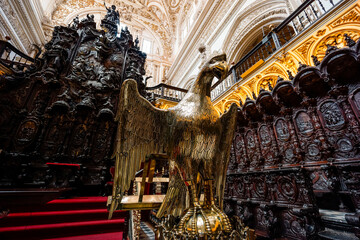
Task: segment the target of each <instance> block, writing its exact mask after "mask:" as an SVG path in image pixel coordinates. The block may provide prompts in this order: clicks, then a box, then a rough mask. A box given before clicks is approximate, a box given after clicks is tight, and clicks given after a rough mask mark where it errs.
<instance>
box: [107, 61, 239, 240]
mask: <svg viewBox="0 0 360 240" xmlns="http://www.w3.org/2000/svg"><path fill="white" fill-rule="evenodd" d="M227 72H228V64H227V63H226V55H225V54H212V55H211V56H210V58H209V59H208V60H207V61H206V62H205V63H204V64H203V66H202V67H201V69H200V73H199V74H198V76H197V78H196V80H195V82H194V84H193V86H192V87H191V88H190V90H189V91H188V93H187V94H186V95H185V96H184V98H183V99H182V100H181V101H180V102H179V104H177V105H176V106H175V107H172V108H169V109H167V110H161V109H158V108H155V107H154V106H153V105H151V103H150V102H148V101H147V100H146V99H145V98H143V97H142V96H140V94H139V93H138V90H137V85H136V82H135V81H134V80H131V79H130V80H126V81H125V82H124V84H123V85H122V88H121V93H120V102H119V108H118V111H117V116H116V120H117V121H118V130H117V138H116V144H115V153H114V154H115V156H116V166H115V176H114V186H113V193H112V202H111V206H110V215H109V217H110V218H111V215H112V213H113V211H114V210H116V208H117V206H118V204H119V203H120V202H121V199H122V197H123V194H124V192H125V191H127V190H128V189H129V187H130V183H131V180H133V179H134V177H135V173H136V172H137V171H139V170H140V166H141V163H142V162H144V161H145V157H146V156H147V155H150V154H166V155H167V156H168V158H169V175H170V176H169V178H170V180H169V181H170V182H169V187H168V190H167V193H166V196H165V199H164V201H163V203H162V205H161V207H160V209H159V211H158V213H157V217H159V218H160V217H164V216H175V217H180V221H179V222H177V223H176V224H175V226H174V228H173V229H172V230H171V231H172V232H173V233H172V234H173V236H176V239H179V238H183V237H186V238H187V239H188V238H198V237H199V236H205V237H209V238H211V239H213V238H214V239H215V238H216V237H219V236H229V235H230V234H231V232H232V226H231V224H230V221H229V219H228V217H227V215H226V214H225V213H224V212H223V211H222V203H223V195H224V186H225V178H226V171H227V166H228V163H229V154H230V148H231V142H232V139H233V135H234V129H235V122H236V115H237V107H236V105H235V104H233V105H231V107H230V109H229V110H228V111H227V112H226V113H225V114H223V115H222V116H220V115H219V113H218V112H217V111H216V110H215V108H214V106H213V104H212V102H211V99H210V91H211V85H212V82H213V79H214V77H217V78H219V79H223V78H225V77H226V76H227ZM201 193H204V200H203V201H201V202H200V200H199V198H200V194H201Z"/></svg>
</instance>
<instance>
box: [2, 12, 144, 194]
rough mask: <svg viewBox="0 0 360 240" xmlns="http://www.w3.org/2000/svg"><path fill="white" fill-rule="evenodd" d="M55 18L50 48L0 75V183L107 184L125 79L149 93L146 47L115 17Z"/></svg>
mask: <svg viewBox="0 0 360 240" xmlns="http://www.w3.org/2000/svg"><path fill="white" fill-rule="evenodd" d="M113 20H114V19H112V18H109V17H105V19H103V20H102V25H101V26H102V27H103V30H98V29H96V23H95V22H94V17H93V16H92V15H88V16H87V17H86V18H85V19H82V20H79V19H78V18H75V19H74V22H73V23H72V24H71V25H69V26H68V27H64V26H57V27H55V29H54V32H53V37H52V39H51V41H50V42H49V43H47V44H46V45H45V52H44V53H43V54H42V56H40V57H39V58H36V59H34V61H33V62H34V64H33V65H31V66H30V67H27V68H26V69H23V71H19V72H16V73H15V74H12V75H9V76H2V77H1V79H0V81H1V82H0V113H1V114H0V186H2V187H30V186H31V187H44V186H46V187H57V188H58V187H84V186H88V185H90V186H104V184H105V183H106V182H107V181H109V180H110V179H111V175H110V171H109V168H110V167H111V166H113V165H114V161H113V160H111V154H112V144H113V142H114V139H115V132H116V126H117V124H116V123H115V122H114V116H115V114H116V111H117V104H118V96H119V91H120V87H121V84H122V82H123V81H124V80H125V79H127V78H133V79H135V80H136V81H137V82H138V86H139V91H140V92H141V93H142V94H145V91H144V89H145V85H144V83H143V77H144V76H143V75H144V74H145V70H144V64H145V60H146V54H145V53H143V52H141V51H140V50H139V46H138V43H139V41H138V39H136V40H133V37H132V35H131V34H130V32H129V31H128V29H127V28H125V29H123V30H121V32H120V33H117V25H116V21H115V20H118V19H115V20H114V21H113Z"/></svg>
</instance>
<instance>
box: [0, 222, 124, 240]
mask: <svg viewBox="0 0 360 240" xmlns="http://www.w3.org/2000/svg"><path fill="white" fill-rule="evenodd" d="M124 222H125V220H124V219H114V220H100V221H84V222H68V223H57V224H42V225H31V226H16V227H3V228H0V239H4V240H5V239H9V240H10V239H11V240H15V239H44V238H54V237H70V236H78V235H89V234H95V233H109V232H119V231H125V229H123V228H124Z"/></svg>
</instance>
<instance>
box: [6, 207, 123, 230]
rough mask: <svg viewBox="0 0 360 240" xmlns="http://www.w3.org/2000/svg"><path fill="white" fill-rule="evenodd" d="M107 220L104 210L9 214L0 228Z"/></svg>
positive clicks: (116, 216)
mask: <svg viewBox="0 0 360 240" xmlns="http://www.w3.org/2000/svg"><path fill="white" fill-rule="evenodd" d="M126 216H127V214H126V212H124V211H116V212H115V213H114V215H113V219H119V218H125V217H126ZM107 218H108V211H107V210H106V209H105V208H103V209H86V210H70V211H51V212H25V213H10V214H9V215H8V216H7V217H6V218H3V219H0V227H11V226H21V225H24V226H26V225H39V224H47V223H62V222H81V221H84V219H86V220H87V221H93V220H106V219H107Z"/></svg>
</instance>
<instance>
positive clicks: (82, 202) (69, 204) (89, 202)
mask: <svg viewBox="0 0 360 240" xmlns="http://www.w3.org/2000/svg"><path fill="white" fill-rule="evenodd" d="M106 201H107V197H76V198H69V199H55V200H52V201H50V202H48V203H46V204H45V205H41V206H35V205H27V204H26V203H24V206H23V207H18V208H17V210H16V211H12V212H13V213H14V212H45V211H67V210H82V209H99V208H106Z"/></svg>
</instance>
